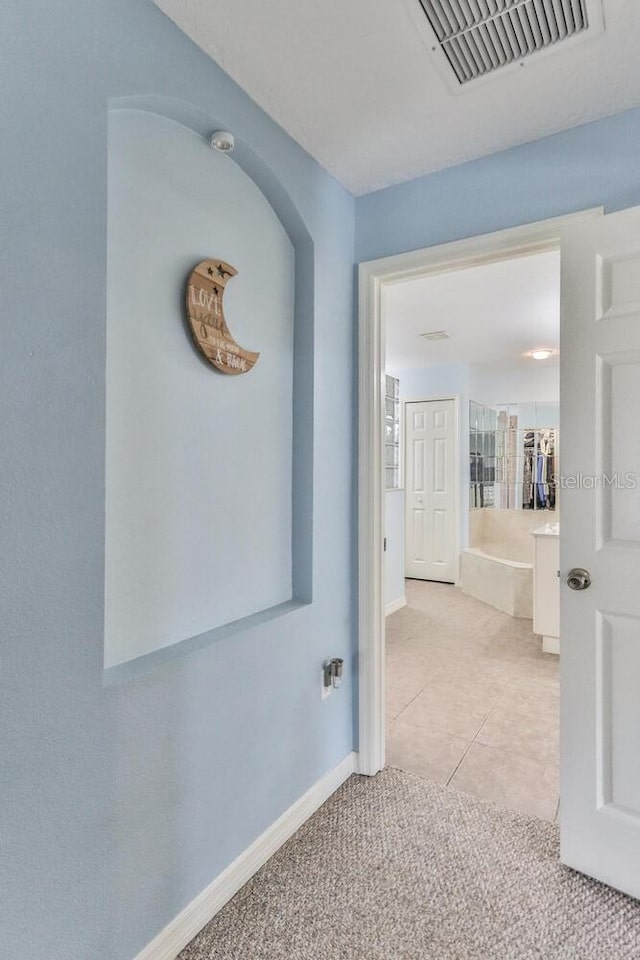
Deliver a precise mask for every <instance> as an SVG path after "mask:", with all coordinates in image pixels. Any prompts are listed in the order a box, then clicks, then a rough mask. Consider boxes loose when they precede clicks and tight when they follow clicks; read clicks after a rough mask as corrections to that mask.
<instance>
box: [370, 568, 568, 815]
mask: <svg viewBox="0 0 640 960" xmlns="http://www.w3.org/2000/svg"><path fill="white" fill-rule="evenodd" d="M405 590H406V597H407V606H406V607H404V608H403V609H402V610H398V611H397V612H396V613H394V614H391V616H389V617H387V621H386V631H387V655H386V659H387V765H388V766H392V767H397V768H399V769H402V770H405V771H407V772H410V773H415V774H418V775H419V776H422V777H425V778H426V779H428V780H432V781H435V782H437V783H440V784H450V785H451V786H453V787H457V788H458V789H459V790H462V791H464V792H466V793H472V794H476V795H477V796H479V797H482V798H484V799H486V800H491V801H493V802H495V803H499V804H501V805H503V806H505V807H509V808H511V809H513V810H518V811H520V812H522V813H525V814H528V815H530V816H533V817H539V818H541V819H543V820H551V821H552V820H554V819H556V817H557V812H558V749H559V745H558V730H559V716H558V714H559V680H558V658H557V657H555V656H553V655H552V654H544V653H542V649H541V641H540V638H539V637H536V636H535V635H534V634H533V633H532V631H531V621H530V620H516V619H514V618H513V617H510V616H509V615H508V614H505V613H500V612H499V611H497V610H495V609H494V608H493V607H490V606H487V604H484V603H481V602H480V601H479V600H475V599H474V598H473V597H468V596H466V595H465V594H463V593H462V592H461V591H460V590H459V589H458V588H457V587H454V586H452V585H450V584H443V583H433V582H430V581H422V580H407V581H406V582H405Z"/></svg>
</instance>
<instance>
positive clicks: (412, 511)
mask: <svg viewBox="0 0 640 960" xmlns="http://www.w3.org/2000/svg"><path fill="white" fill-rule="evenodd" d="M457 441H458V438H457V427H456V401H455V400H423V401H420V402H418V403H407V404H405V449H406V464H405V465H406V469H405V496H406V518H407V522H406V532H405V552H406V555H405V560H406V562H405V573H406V575H407V577H416V578H418V579H420V580H441V581H444V582H446V583H454V582H455V580H456V579H457V561H458V557H457V550H456V543H457V523H458V519H457V517H458V504H457V483H456V475H455V469H456V444H457Z"/></svg>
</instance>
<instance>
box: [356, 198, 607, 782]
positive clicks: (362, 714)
mask: <svg viewBox="0 0 640 960" xmlns="http://www.w3.org/2000/svg"><path fill="white" fill-rule="evenodd" d="M602 213H603V211H602V208H595V209H592V210H587V211H582V212H580V213H576V214H571V215H568V216H566V217H559V218H555V219H552V220H548V221H542V222H539V223H533V224H528V225H524V226H522V227H515V228H509V229H507V230H502V231H499V232H496V233H492V234H487V235H485V236H480V237H473V238H470V239H466V240H460V241H454V242H452V243H447V244H443V245H440V246H436V247H430V248H427V249H423V250H417V251H412V252H410V253H406V254H399V255H396V256H391V257H386V258H383V259H381V260H374V261H369V262H367V263H362V264H360V267H359V308H358V309H359V323H358V347H359V351H358V352H359V371H358V397H359V404H358V406H359V414H358V441H359V456H358V567H359V576H358V583H359V592H358V622H359V671H358V693H359V743H358V768H359V771H360V772H361V773H363V774H367V775H373V774H375V773H377V772H378V771H379V770H381V769H382V768H383V766H384V764H385V738H386V724H385V711H384V702H385V692H386V684H385V639H384V624H385V598H384V557H385V554H384V551H383V547H384V526H385V482H384V481H385V477H384V472H383V468H384V458H385V437H384V410H385V391H386V379H385V329H384V327H385V325H384V323H383V296H384V291H385V290H386V289H388V288H389V287H390V286H391V285H395V284H399V283H402V282H404V281H406V280H410V279H417V278H419V277H426V276H429V275H432V274H442V273H445V272H447V271H452V272H456V271H459V270H462V269H464V268H466V267H472V266H474V265H481V264H489V263H492V262H495V261H503V260H505V259H510V258H516V257H519V256H528V255H531V254H535V253H544V252H548V251H553V250H558V249H559V247H560V241H561V237H562V236H563V232H564V231H565V230H574V229H575V230H577V229H582V224H583V223H585V224H586V223H587V222H588V221H590V220H593V219H594V218H597V217H601V216H602ZM425 327H426V329H427V330H435V329H440V328H441V324H440V323H438V324H436V323H435V322H433V321H432V322H431V323H430V324H429V325H427V324H425Z"/></svg>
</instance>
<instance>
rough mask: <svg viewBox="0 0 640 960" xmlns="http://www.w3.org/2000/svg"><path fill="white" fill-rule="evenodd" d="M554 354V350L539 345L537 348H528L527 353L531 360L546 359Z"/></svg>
mask: <svg viewBox="0 0 640 960" xmlns="http://www.w3.org/2000/svg"><path fill="white" fill-rule="evenodd" d="M554 354H555V350H551V349H550V348H549V347H539V348H538V349H537V350H530V351H529V353H528V354H527V356H528V357H531V359H532V360H548V359H549V358H550V357H552V356H553V355H554Z"/></svg>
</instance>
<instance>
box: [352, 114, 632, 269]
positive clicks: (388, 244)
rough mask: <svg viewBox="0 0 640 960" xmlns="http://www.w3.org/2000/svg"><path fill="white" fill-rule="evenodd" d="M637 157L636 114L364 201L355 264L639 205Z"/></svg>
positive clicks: (391, 189) (358, 214)
mask: <svg viewBox="0 0 640 960" xmlns="http://www.w3.org/2000/svg"><path fill="white" fill-rule="evenodd" d="M428 136H429V131H428V130H425V137H428ZM470 136H473V133H472V132H470ZM639 156H640V109H636V110H630V111H627V112H625V113H621V114H617V115H616V116H613V117H608V118H607V119H605V120H599V121H597V122H596V123H590V124H586V125H584V126H581V127H576V128H575V129H574V130H568V131H566V132H565V133H559V134H556V135H555V136H552V137H545V138H544V139H542V140H537V141H535V142H534V143H528V144H525V145H524V146H521V147H515V148H514V149H512V150H505V151H503V152H501V153H496V154H493V155H492V156H489V157H485V158H483V159H482V160H475V161H473V162H471V163H466V164H462V165H461V166H459V167H452V168H450V169H449V170H445V171H443V172H441V173H435V174H431V175H430V176H426V177H420V178H419V179H417V180H412V181H410V182H408V183H403V184H400V185H398V186H395V187H389V188H387V189H386V190H379V191H377V192H376V193H370V194H368V195H366V196H364V197H359V198H358V200H357V201H356V256H357V259H358V261H361V260H372V259H375V258H376V257H384V256H388V255H390V254H394V253H402V252H404V251H407V250H417V249H419V248H421V247H428V246H431V245H433V244H437V243H445V242H447V241H449V240H457V239H460V238H462V237H471V236H476V235H479V234H483V233H490V232H492V231H494V230H501V229H504V228H506V227H512V226H518V225H520V224H523V223H530V222H533V221H535V220H544V219H546V218H548V217H555V216H560V215H562V214H566V213H570V212H572V211H576V210H583V209H586V208H588V207H594V206H600V205H603V206H604V207H605V208H606V210H607V212H612V211H614V210H622V209H624V208H625V207H631V206H634V205H635V204H640V173H639V170H640V168H639V165H638V157H639Z"/></svg>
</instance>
